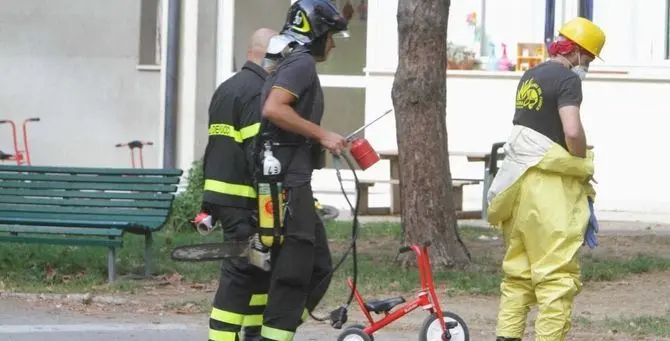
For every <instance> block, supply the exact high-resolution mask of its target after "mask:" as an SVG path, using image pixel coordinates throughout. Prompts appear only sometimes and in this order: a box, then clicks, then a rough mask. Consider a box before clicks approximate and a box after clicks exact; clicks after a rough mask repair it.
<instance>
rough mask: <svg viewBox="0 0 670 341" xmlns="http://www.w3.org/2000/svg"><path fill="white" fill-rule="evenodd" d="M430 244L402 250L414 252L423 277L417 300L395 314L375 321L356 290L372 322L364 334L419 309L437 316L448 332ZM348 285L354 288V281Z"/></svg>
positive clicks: (355, 293)
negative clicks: (438, 292)
mask: <svg viewBox="0 0 670 341" xmlns="http://www.w3.org/2000/svg"><path fill="white" fill-rule="evenodd" d="M430 244H431V243H430V242H424V243H423V245H417V244H414V245H410V246H405V247H402V248H401V249H400V253H405V252H409V251H414V253H415V254H416V258H417V263H418V266H419V276H420V277H421V289H420V290H419V291H418V293H417V295H416V296H417V297H416V299H414V300H412V301H410V302H407V303H405V304H403V305H402V306H400V308H399V309H397V310H396V311H394V312H393V313H390V314H389V313H384V317H383V318H381V319H379V320H378V321H375V320H374V319H373V318H372V315H371V314H370V312H369V311H368V309H367V308H365V301H364V300H363V296H361V294H360V293H359V292H358V289H356V290H354V297H355V298H356V302H358V305H359V306H360V308H361V310H362V311H363V314H365V318H366V319H367V320H368V321H369V322H370V325H369V326H367V327H365V328H364V329H363V332H364V333H366V334H368V335H372V334H373V333H375V332H377V331H378V330H380V329H382V328H384V327H386V326H388V325H389V324H391V323H393V322H395V321H396V320H398V319H400V318H401V317H403V316H405V315H407V314H409V313H411V312H412V311H414V310H415V309H417V308H419V307H421V308H423V309H424V310H429V311H430V312H431V313H434V314H436V315H437V318H438V320H439V321H440V327H441V328H442V332H443V333H444V332H446V331H447V327H446V324H445V321H444V316H443V314H442V308H441V307H440V302H439V300H438V298H437V294H436V293H435V287H434V285H433V272H432V271H431V267H430V257H429V256H428V247H429V246H430ZM348 284H349V287H350V288H353V281H352V280H351V278H350V279H349V280H348Z"/></svg>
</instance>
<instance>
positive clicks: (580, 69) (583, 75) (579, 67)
mask: <svg viewBox="0 0 670 341" xmlns="http://www.w3.org/2000/svg"><path fill="white" fill-rule="evenodd" d="M577 60H578V62H577V65H576V66H573V67H572V68H571V69H570V70H572V72H574V73H576V74H577V76H579V79H581V80H584V78H586V73H587V72H588V71H587V70H586V68H585V67H583V66H582V55H581V54H578V55H577Z"/></svg>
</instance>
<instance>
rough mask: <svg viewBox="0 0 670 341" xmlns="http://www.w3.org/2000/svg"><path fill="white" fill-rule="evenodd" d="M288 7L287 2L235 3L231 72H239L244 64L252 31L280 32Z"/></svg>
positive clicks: (251, 0) (241, 0) (243, 0)
mask: <svg viewBox="0 0 670 341" xmlns="http://www.w3.org/2000/svg"><path fill="white" fill-rule="evenodd" d="M290 5H291V2H290V1H289V0H283V1H267V0H237V1H235V16H234V18H235V19H234V22H235V28H234V30H233V35H234V47H233V50H234V51H235V52H234V54H233V71H235V72H237V71H240V70H241V69H242V66H244V63H246V61H247V48H248V45H249V38H250V37H251V35H252V34H253V33H254V31H256V30H257V29H259V28H261V27H267V28H271V29H274V30H276V31H279V30H281V28H282V27H283V26H284V20H286V12H287V11H288V8H289V6H290ZM259 8H263V11H259V10H258V9H259Z"/></svg>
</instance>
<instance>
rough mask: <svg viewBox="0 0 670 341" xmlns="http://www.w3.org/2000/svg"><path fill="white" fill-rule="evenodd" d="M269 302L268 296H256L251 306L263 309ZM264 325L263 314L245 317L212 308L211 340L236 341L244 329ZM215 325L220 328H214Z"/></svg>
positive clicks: (252, 299) (250, 301)
mask: <svg viewBox="0 0 670 341" xmlns="http://www.w3.org/2000/svg"><path fill="white" fill-rule="evenodd" d="M267 302H268V295H267V294H254V295H252V296H251V299H250V300H249V306H250V307H263V306H265V305H266V304H267ZM262 324H263V315H262V314H255V315H243V314H237V313H233V312H229V311H225V310H222V309H218V308H212V313H211V315H210V326H209V340H210V341H236V340H237V339H236V336H237V335H238V334H239V332H240V331H241V329H242V327H245V328H246V327H260V326H261V325H262ZM214 325H218V327H220V328H214ZM219 329H221V330H219ZM223 329H226V330H223Z"/></svg>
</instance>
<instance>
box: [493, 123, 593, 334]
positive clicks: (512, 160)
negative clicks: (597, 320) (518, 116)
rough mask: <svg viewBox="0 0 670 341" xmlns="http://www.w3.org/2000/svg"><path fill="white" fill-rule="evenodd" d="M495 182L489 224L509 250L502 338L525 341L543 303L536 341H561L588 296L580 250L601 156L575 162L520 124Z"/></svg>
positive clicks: (505, 264) (501, 313)
mask: <svg viewBox="0 0 670 341" xmlns="http://www.w3.org/2000/svg"><path fill="white" fill-rule="evenodd" d="M504 149H505V159H504V160H503V162H502V164H501V167H500V169H499V171H498V173H497V175H496V177H495V179H494V180H493V182H492V183H491V186H490V189H489V192H488V194H487V200H488V202H489V207H488V211H487V213H488V218H487V220H488V222H489V223H490V224H491V225H494V226H498V227H500V228H502V232H503V237H504V240H505V244H506V247H507V250H506V253H505V258H504V260H503V264H502V267H503V272H504V279H503V282H502V284H501V291H502V295H501V300H500V308H499V313H498V325H497V336H499V337H501V336H502V337H507V338H522V337H523V334H524V331H525V327H526V321H527V320H526V319H527V315H528V312H529V310H530V306H531V305H533V304H538V308H539V313H538V316H537V320H536V322H535V332H536V334H537V338H536V340H542V341H548V340H551V341H559V340H563V339H564V338H565V335H566V334H567V332H568V331H569V330H570V327H571V315H572V301H573V299H574V297H575V296H576V295H577V294H578V293H579V292H580V291H581V287H582V283H581V280H580V268H579V264H578V262H577V259H576V255H577V252H578V250H579V248H580V247H581V246H582V244H583V242H584V233H585V231H586V227H587V224H588V219H589V215H590V211H589V206H588V197H589V196H590V197H592V198H593V197H594V196H595V191H594V190H593V187H592V186H591V185H590V183H589V181H590V178H591V176H592V175H593V170H594V166H593V152H591V151H588V152H587V153H588V155H587V157H586V158H579V157H574V156H572V155H570V153H568V151H566V150H565V149H564V148H563V147H561V146H560V145H558V144H556V143H554V142H553V141H552V140H550V139H549V138H547V137H546V136H544V135H542V134H540V133H538V132H536V131H534V130H532V129H530V128H527V127H522V126H515V127H514V128H513V131H512V134H511V136H510V137H509V139H508V141H507V143H506V144H505V146H504Z"/></svg>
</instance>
